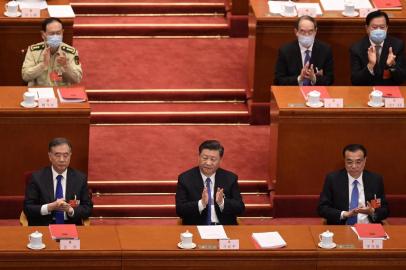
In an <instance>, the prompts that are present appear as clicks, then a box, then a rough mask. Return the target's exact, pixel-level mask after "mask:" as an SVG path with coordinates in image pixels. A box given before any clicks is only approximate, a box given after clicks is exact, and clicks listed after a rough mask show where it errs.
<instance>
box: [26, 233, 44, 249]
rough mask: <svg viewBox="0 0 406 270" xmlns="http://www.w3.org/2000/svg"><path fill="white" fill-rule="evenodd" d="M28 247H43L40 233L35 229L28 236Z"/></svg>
mask: <svg viewBox="0 0 406 270" xmlns="http://www.w3.org/2000/svg"><path fill="white" fill-rule="evenodd" d="M28 241H29V243H28V245H27V246H28V247H29V248H31V249H42V248H44V247H45V245H44V243H42V233H40V232H39V231H35V232H33V233H31V234H30V235H29V236H28Z"/></svg>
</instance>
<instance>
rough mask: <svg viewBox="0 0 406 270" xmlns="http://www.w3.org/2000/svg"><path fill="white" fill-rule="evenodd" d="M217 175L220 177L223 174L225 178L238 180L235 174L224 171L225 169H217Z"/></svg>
mask: <svg viewBox="0 0 406 270" xmlns="http://www.w3.org/2000/svg"><path fill="white" fill-rule="evenodd" d="M217 174H220V175H221V174H224V175H227V176H229V177H231V178H238V176H237V174H235V173H233V172H232V171H228V170H225V169H222V168H218V170H217V172H216V175H217Z"/></svg>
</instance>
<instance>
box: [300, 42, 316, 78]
mask: <svg viewBox="0 0 406 270" xmlns="http://www.w3.org/2000/svg"><path fill="white" fill-rule="evenodd" d="M313 44H314V43H313ZM313 44H312V45H311V46H310V47H309V48H306V47H303V46H302V45H300V43H299V48H300V55H301V56H302V66H303V67H304V66H305V58H306V51H310V59H311V58H312V52H313V51H312V50H313ZM297 82H298V84H299V85H300V86H302V85H303V81H302V80H300V74H299V76H297ZM310 83H311V85H314V84H315V83H316V82H313V81H312V80H310Z"/></svg>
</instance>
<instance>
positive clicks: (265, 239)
mask: <svg viewBox="0 0 406 270" xmlns="http://www.w3.org/2000/svg"><path fill="white" fill-rule="evenodd" d="M252 238H254V240H255V241H256V242H257V243H258V245H259V246H260V247H261V248H281V247H284V246H286V242H285V240H283V238H282V236H281V235H280V234H279V233H278V232H264V233H253V234H252Z"/></svg>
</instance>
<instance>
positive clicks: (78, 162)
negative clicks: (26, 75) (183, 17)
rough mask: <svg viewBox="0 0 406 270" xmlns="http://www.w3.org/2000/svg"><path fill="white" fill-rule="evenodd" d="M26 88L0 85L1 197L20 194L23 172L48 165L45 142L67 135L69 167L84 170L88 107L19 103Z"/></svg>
mask: <svg viewBox="0 0 406 270" xmlns="http://www.w3.org/2000/svg"><path fill="white" fill-rule="evenodd" d="M26 89H27V88H26V87H11V86H10V87H7V86H3V87H0V130H1V132H0V149H1V156H2V159H1V162H0V172H1V177H0V196H1V195H22V194H24V190H25V183H24V181H23V175H24V173H25V172H27V171H33V170H38V169H40V168H41V167H44V166H47V165H48V164H49V159H48V153H47V152H48V143H49V141H50V140H51V139H53V138H55V137H66V138H68V139H69V140H70V141H71V142H72V145H73V155H72V159H71V166H72V167H73V168H76V169H78V170H81V171H82V172H84V173H87V168H88V155H89V127H90V107H89V104H88V103H87V102H85V103H62V104H59V108H55V109H39V108H34V109H27V108H23V107H21V106H20V102H21V101H22V97H23V93H24V92H25V91H26Z"/></svg>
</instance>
